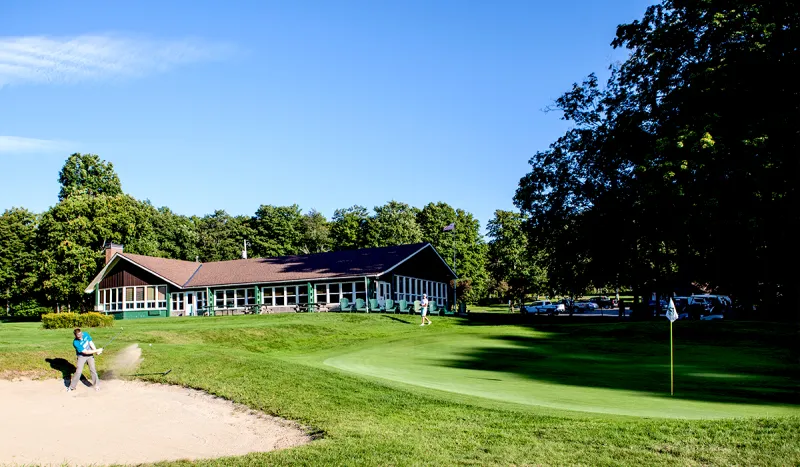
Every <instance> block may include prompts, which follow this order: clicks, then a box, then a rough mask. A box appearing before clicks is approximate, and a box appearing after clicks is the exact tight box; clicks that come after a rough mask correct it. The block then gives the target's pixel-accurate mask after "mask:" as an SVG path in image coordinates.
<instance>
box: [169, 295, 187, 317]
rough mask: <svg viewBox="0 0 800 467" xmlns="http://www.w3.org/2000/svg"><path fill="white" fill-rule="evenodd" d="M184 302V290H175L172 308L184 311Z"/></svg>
mask: <svg viewBox="0 0 800 467" xmlns="http://www.w3.org/2000/svg"><path fill="white" fill-rule="evenodd" d="M185 308H186V307H185V305H184V302H183V292H175V293H173V294H172V310H171V311H173V312H179V311H183V310H184V309H185Z"/></svg>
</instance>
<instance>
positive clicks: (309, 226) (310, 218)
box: [301, 209, 331, 253]
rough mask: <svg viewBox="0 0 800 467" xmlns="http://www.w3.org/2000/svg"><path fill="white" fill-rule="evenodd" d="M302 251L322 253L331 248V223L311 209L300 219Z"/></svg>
mask: <svg viewBox="0 0 800 467" xmlns="http://www.w3.org/2000/svg"><path fill="white" fill-rule="evenodd" d="M302 229H303V240H302V242H301V243H302V252H303V253H322V252H325V251H330V249H331V238H330V236H331V225H330V223H329V222H328V219H326V218H325V216H323V215H322V214H320V213H319V212H317V211H316V210H315V209H312V210H311V211H309V212H308V213H306V214H305V215H303V219H302Z"/></svg>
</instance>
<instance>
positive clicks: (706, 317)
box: [700, 314, 724, 321]
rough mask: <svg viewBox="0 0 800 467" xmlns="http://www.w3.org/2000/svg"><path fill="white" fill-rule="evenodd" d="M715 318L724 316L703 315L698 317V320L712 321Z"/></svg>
mask: <svg viewBox="0 0 800 467" xmlns="http://www.w3.org/2000/svg"><path fill="white" fill-rule="evenodd" d="M717 319H724V317H723V316H722V315H721V314H712V315H703V316H701V317H700V321H714V320H717Z"/></svg>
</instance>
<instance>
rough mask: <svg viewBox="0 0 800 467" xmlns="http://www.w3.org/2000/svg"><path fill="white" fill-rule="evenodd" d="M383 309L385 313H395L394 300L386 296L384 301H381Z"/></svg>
mask: <svg viewBox="0 0 800 467" xmlns="http://www.w3.org/2000/svg"><path fill="white" fill-rule="evenodd" d="M383 309H384V311H386V312H387V313H397V304H396V303H395V302H394V300H392V299H388V298H387V299H386V301H384V302H383Z"/></svg>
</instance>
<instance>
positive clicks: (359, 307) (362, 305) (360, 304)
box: [353, 298, 369, 313]
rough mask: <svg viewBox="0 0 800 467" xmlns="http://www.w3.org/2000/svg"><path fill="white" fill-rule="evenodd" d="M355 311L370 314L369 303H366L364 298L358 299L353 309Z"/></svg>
mask: <svg viewBox="0 0 800 467" xmlns="http://www.w3.org/2000/svg"><path fill="white" fill-rule="evenodd" d="M353 311H365V312H367V313H369V308H367V302H365V301H364V299H363V298H357V299H356V305H355V306H354V307H353Z"/></svg>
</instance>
